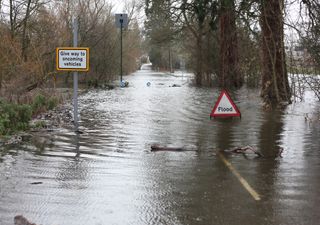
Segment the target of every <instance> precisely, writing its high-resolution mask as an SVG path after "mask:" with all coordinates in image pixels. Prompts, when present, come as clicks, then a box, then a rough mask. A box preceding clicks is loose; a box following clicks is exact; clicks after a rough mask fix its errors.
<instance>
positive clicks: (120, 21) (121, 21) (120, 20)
mask: <svg viewBox="0 0 320 225" xmlns="http://www.w3.org/2000/svg"><path fill="white" fill-rule="evenodd" d="M115 17H116V21H115V22H116V27H117V28H120V86H123V83H122V29H123V28H127V27H128V15H127V14H124V13H123V14H116V16H115Z"/></svg>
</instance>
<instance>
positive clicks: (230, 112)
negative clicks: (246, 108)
mask: <svg viewBox="0 0 320 225" xmlns="http://www.w3.org/2000/svg"><path fill="white" fill-rule="evenodd" d="M229 116H241V113H240V111H239V109H238V108H237V106H236V105H235V104H234V102H233V101H232V99H231V97H230V95H229V94H228V92H227V91H226V90H222V91H221V93H220V96H219V98H218V101H217V102H216V104H215V105H214V107H213V109H212V112H211V114H210V118H211V117H229Z"/></svg>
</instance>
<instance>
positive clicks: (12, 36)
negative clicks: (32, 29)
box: [9, 0, 16, 39]
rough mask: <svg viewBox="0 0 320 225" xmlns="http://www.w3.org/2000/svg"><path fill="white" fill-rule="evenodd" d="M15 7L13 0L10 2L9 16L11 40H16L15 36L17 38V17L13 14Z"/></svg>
mask: <svg viewBox="0 0 320 225" xmlns="http://www.w3.org/2000/svg"><path fill="white" fill-rule="evenodd" d="M13 7H14V6H13V0H10V1H9V8H10V9H9V10H10V12H9V16H10V34H11V38H12V39H13V38H14V36H15V25H16V24H15V22H16V21H15V16H14V15H13V13H14V8H13Z"/></svg>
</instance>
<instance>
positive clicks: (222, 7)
mask: <svg viewBox="0 0 320 225" xmlns="http://www.w3.org/2000/svg"><path fill="white" fill-rule="evenodd" d="M289 4H297V5H299V7H300V12H299V13H300V16H304V17H306V18H307V21H308V22H307V23H305V24H288V23H286V22H285V19H286V15H287V14H286V13H287V11H286V8H287V6H288V5H289ZM145 11H146V17H147V20H146V22H145V27H146V34H147V37H148V44H149V45H148V46H149V55H150V60H151V61H152V63H153V65H154V67H155V68H160V69H161V68H162V69H168V68H169V69H172V65H173V66H177V67H178V66H179V61H181V59H183V60H186V61H187V65H188V67H189V68H190V69H191V70H192V71H193V72H194V74H195V84H196V85H217V86H220V87H223V88H229V89H230V88H231V89H232V88H239V87H241V86H242V85H243V84H244V83H247V84H248V85H258V84H259V85H261V97H262V99H263V101H264V103H265V106H266V107H272V106H276V105H279V104H288V103H291V99H292V98H291V97H292V88H291V87H290V85H289V79H288V69H289V68H288V67H290V65H289V64H288V58H287V55H286V54H287V53H286V49H287V46H285V34H284V26H285V25H286V26H290V27H291V28H294V29H295V30H296V31H297V32H298V33H299V35H300V36H299V45H301V46H303V48H305V49H307V51H308V52H309V53H310V54H311V56H312V59H313V61H314V63H313V66H314V67H315V68H319V66H320V63H319V53H320V49H319V24H320V23H319V22H320V17H319V16H320V7H319V3H318V1H316V0H302V1H299V0H291V1H289V0H146V8H145ZM302 14H303V15H302ZM159 21H161V23H159ZM318 71H319V70H318Z"/></svg>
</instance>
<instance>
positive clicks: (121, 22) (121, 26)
mask: <svg viewBox="0 0 320 225" xmlns="http://www.w3.org/2000/svg"><path fill="white" fill-rule="evenodd" d="M120 24H121V25H120V51H121V53H120V85H122V28H123V20H122V19H121V20H120Z"/></svg>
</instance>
